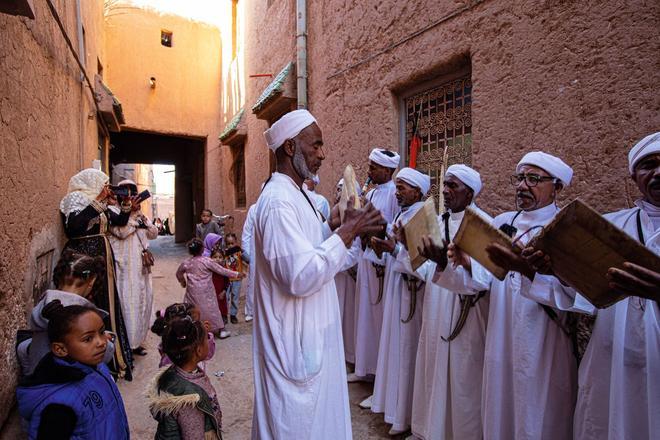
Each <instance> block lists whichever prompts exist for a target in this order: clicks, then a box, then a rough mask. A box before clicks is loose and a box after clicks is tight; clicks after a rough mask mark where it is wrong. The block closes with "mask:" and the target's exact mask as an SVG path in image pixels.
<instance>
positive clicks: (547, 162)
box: [516, 151, 573, 187]
mask: <svg viewBox="0 0 660 440" xmlns="http://www.w3.org/2000/svg"><path fill="white" fill-rule="evenodd" d="M523 165H534V166H535V167H539V168H541V169H543V170H545V171H546V172H547V173H548V174H550V175H551V176H552V177H554V178H555V179H559V180H560V181H561V183H562V184H563V185H564V186H565V187H566V186H568V185H570V184H571V179H572V178H573V168H571V167H569V166H568V165H566V163H565V162H564V161H563V160H561V159H560V158H558V157H556V156H553V155H552V154H548V153H544V152H542V151H532V152H531V153H527V154H525V155H524V156H523V158H522V159H520V162H518V165H517V166H516V172H518V171H519V170H520V167H521V166H523Z"/></svg>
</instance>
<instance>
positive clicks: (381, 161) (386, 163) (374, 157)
mask: <svg viewBox="0 0 660 440" xmlns="http://www.w3.org/2000/svg"><path fill="white" fill-rule="evenodd" d="M383 151H389V150H384V149H382V148H374V149H373V150H371V153H370V154H369V160H370V161H372V162H375V163H377V164H378V165H380V166H383V167H385V168H397V167H398V166H399V160H400V159H401V158H400V157H399V155H398V154H396V153H395V152H394V151H390V153H392V154H394V156H392V157H390V156H388V155H387V154H385V153H383Z"/></svg>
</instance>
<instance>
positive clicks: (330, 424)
mask: <svg viewBox="0 0 660 440" xmlns="http://www.w3.org/2000/svg"><path fill="white" fill-rule="evenodd" d="M264 136H265V137H266V141H267V143H268V147H269V148H270V149H271V150H273V151H274V152H275V157H276V159H277V171H276V172H275V173H273V175H272V176H271V177H270V179H269V181H268V182H267V183H266V185H265V187H264V189H263V191H262V193H261V196H260V197H259V200H258V201H257V205H256V208H255V210H256V211H255V212H256V213H255V223H254V251H255V252H254V257H253V258H254V261H253V264H254V265H255V277H254V287H255V289H254V313H255V316H254V318H255V319H254V328H253V336H254V343H253V360H254V388H255V397H254V413H253V419H252V438H253V439H289V438H310V439H351V438H352V432H351V420H350V411H349V402H348V387H347V385H346V370H345V366H344V349H343V344H342V332H341V318H340V314H339V304H338V301H337V291H336V289H335V282H334V278H335V275H336V274H337V273H338V272H339V271H341V270H342V269H343V265H344V263H345V260H346V258H347V255H348V248H349V247H350V246H351V245H352V243H353V240H354V239H355V237H356V236H357V235H358V234H362V233H373V232H376V231H379V230H381V229H382V228H383V223H384V221H383V219H382V217H381V215H380V213H379V212H378V211H377V210H375V209H374V208H373V206H371V205H367V206H366V207H365V208H363V209H359V210H356V209H352V208H349V209H347V210H346V212H345V215H344V221H343V223H342V222H340V220H339V218H340V216H339V209H338V207H337V209H334V210H333V211H332V213H331V215H330V218H329V219H328V221H327V222H324V221H323V219H322V216H321V215H320V214H319V212H318V211H317V209H316V207H315V206H314V204H313V203H312V201H311V200H310V199H309V197H308V196H307V194H306V193H305V191H304V190H303V189H302V184H303V181H304V180H305V179H307V178H312V176H313V175H314V174H316V172H318V170H319V168H320V167H321V163H322V162H323V160H324V159H325V153H324V151H323V148H324V147H323V135H322V132H321V129H320V128H319V126H318V125H317V123H316V120H315V119H314V117H313V116H312V115H311V114H310V113H309V112H308V111H307V110H296V111H293V112H290V113H287V114H286V115H284V116H283V117H282V118H281V119H280V120H278V121H277V122H275V123H274V124H273V126H272V127H271V128H270V129H268V130H267V131H266V132H265V133H264Z"/></svg>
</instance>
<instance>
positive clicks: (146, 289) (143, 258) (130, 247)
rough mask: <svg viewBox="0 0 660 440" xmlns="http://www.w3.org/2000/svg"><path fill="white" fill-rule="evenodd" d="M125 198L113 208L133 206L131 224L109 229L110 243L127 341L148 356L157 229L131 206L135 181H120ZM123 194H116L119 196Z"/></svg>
mask: <svg viewBox="0 0 660 440" xmlns="http://www.w3.org/2000/svg"><path fill="white" fill-rule="evenodd" d="M119 187H120V188H121V189H122V190H125V191H121V193H122V196H119V197H118V198H119V202H120V203H119V207H118V206H112V207H111V208H110V209H112V210H113V211H115V212H116V213H120V212H121V209H120V207H123V206H124V205H127V206H130V208H131V211H130V215H129V218H128V223H126V225H124V226H110V234H111V235H110V244H111V245H112V250H113V252H114V254H115V267H116V269H117V287H118V289H119V297H120V298H121V306H122V313H123V314H124V322H125V323H126V332H127V334H128V342H129V344H130V346H131V349H132V350H133V354H137V355H140V356H144V355H146V354H147V352H146V351H145V349H144V347H142V342H144V338H145V337H146V336H147V331H148V330H149V322H150V320H151V307H152V305H153V292H152V290H151V266H152V265H153V257H152V255H151V252H149V251H148V248H149V240H154V239H155V238H157V237H158V228H157V227H156V226H154V225H153V224H152V223H151V220H149V219H148V218H147V217H145V216H144V214H142V211H140V205H139V204H137V203H136V204H132V206H131V197H132V196H134V195H136V194H137V193H138V188H137V185H136V184H135V182H133V181H132V180H123V181H121V182H119ZM119 192H120V191H117V193H119Z"/></svg>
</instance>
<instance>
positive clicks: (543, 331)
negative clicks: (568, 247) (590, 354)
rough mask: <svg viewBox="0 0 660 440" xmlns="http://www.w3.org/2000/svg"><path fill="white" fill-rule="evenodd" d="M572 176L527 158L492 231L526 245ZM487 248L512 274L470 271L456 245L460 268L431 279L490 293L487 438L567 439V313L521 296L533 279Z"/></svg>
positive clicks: (502, 252) (570, 393)
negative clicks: (511, 202)
mask: <svg viewBox="0 0 660 440" xmlns="http://www.w3.org/2000/svg"><path fill="white" fill-rule="evenodd" d="M572 176H573V170H572V169H571V168H570V167H569V166H568V165H566V164H565V163H564V162H563V161H562V160H561V159H559V158H557V157H555V156H552V155H549V154H546V153H543V152H538V151H537V152H531V153H527V154H526V155H525V156H524V157H523V158H522V160H521V161H520V162H519V163H518V166H517V167H516V174H514V175H513V176H512V177H511V182H512V184H513V185H514V186H515V187H516V203H517V205H518V208H519V210H518V211H513V212H507V213H504V214H501V215H499V216H497V217H495V219H494V220H493V226H495V227H497V228H500V229H502V230H505V231H509V232H510V234H511V235H512V236H514V237H515V238H516V239H517V240H518V242H519V243H520V244H522V245H523V246H524V245H525V244H526V243H527V242H529V240H530V239H531V238H533V236H534V235H536V234H537V233H538V232H539V230H540V228H539V227H540V226H543V225H545V224H547V223H549V222H550V221H551V220H552V218H553V217H554V215H555V214H556V213H557V212H558V211H559V208H558V207H557V205H556V204H555V200H556V196H557V194H558V193H559V192H560V191H561V190H562V188H564V187H566V186H568V185H569V184H570V181H571V179H572ZM486 250H487V251H488V253H489V256H490V258H491V259H492V260H493V261H495V262H496V264H498V265H499V266H500V267H505V268H508V269H509V270H510V271H509V273H508V274H507V275H506V277H505V279H504V280H503V281H500V280H498V279H496V278H495V277H493V276H492V274H490V273H489V272H487V271H485V270H483V268H482V267H481V266H478V265H473V266H470V260H469V259H466V258H465V256H464V255H462V252H460V250H457V248H456V247H455V246H454V245H450V246H449V252H448V255H449V257H450V258H453V259H455V260H456V261H457V262H459V263H460V264H461V266H459V267H458V268H455V269H454V268H452V267H451V266H452V265H448V266H447V268H446V269H445V270H444V271H442V272H436V278H435V280H434V281H435V282H437V283H438V284H440V285H441V286H443V287H445V288H447V289H449V290H451V291H454V292H456V293H462V294H471V293H473V292H474V291H475V290H477V291H478V290H479V289H480V288H483V289H488V291H489V301H490V304H489V312H488V326H487V331H486V348H485V356H484V373H483V392H482V410H481V415H482V423H483V429H484V438H486V439H496V440H497V439H501V440H508V439H530V440H532V439H546V438H547V439H554V438H557V439H559V438H561V439H567V438H571V437H572V432H573V429H572V428H573V409H574V407H575V397H576V393H577V383H576V381H577V361H576V359H575V356H574V355H573V349H572V344H571V341H570V339H569V337H568V336H567V335H566V334H565V332H564V328H565V327H566V318H567V317H566V314H565V313H564V312H561V311H558V310H556V309H550V308H548V309H546V308H544V307H543V306H542V305H541V304H539V303H537V302H536V301H532V300H530V299H528V298H526V297H524V296H523V295H522V294H521V284H523V282H524V278H525V277H527V278H533V277H534V271H533V270H532V269H531V267H530V266H529V264H527V262H526V260H525V259H524V258H523V257H522V256H520V255H519V254H517V253H514V252H513V251H512V250H510V249H506V248H504V247H502V246H499V245H495V244H491V245H489V246H488V247H487V248H486ZM466 267H467V268H466ZM470 267H471V269H470ZM470 272H471V274H472V275H471V276H470ZM472 282H476V284H477V286H474V285H471V283H472ZM468 287H471V289H469V288H468ZM551 315H552V317H551Z"/></svg>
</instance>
